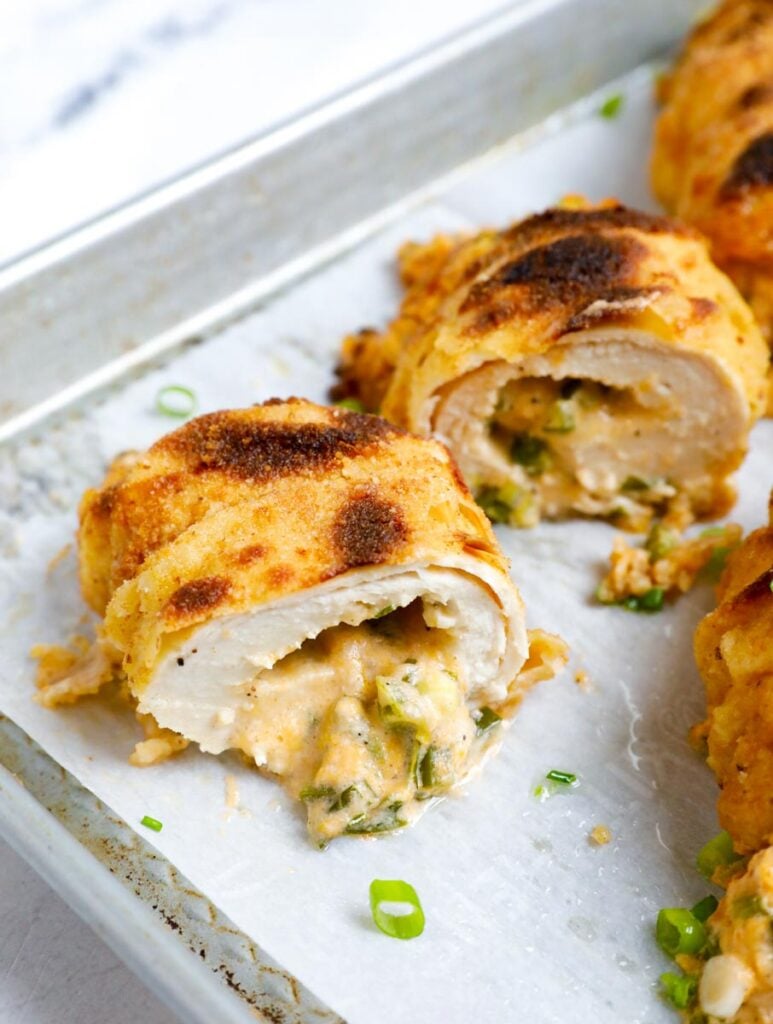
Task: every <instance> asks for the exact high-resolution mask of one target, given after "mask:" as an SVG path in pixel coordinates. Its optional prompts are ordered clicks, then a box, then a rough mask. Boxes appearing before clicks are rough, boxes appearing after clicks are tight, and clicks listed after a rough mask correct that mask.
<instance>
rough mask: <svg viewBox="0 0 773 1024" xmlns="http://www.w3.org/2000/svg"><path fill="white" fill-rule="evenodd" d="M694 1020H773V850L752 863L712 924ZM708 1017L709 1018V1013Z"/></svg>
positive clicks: (754, 1023)
mask: <svg viewBox="0 0 773 1024" xmlns="http://www.w3.org/2000/svg"><path fill="white" fill-rule="evenodd" d="M708 935H709V943H708V945H707V950H706V953H705V954H704V956H705V959H703V958H701V959H700V960H696V962H695V964H694V966H695V967H696V968H697V971H696V974H697V979H696V980H697V986H696V993H695V998H694V1002H693V1004H692V1006H691V1007H690V1010H691V1012H689V1013H688V1014H687V1019H688V1020H690V1021H695V1022H696V1024H697V1022H698V1021H705V1020H711V1021H715V1020H716V1021H729V1022H730V1021H731V1022H732V1024H770V1022H771V1021H773V849H771V848H768V849H766V850H763V851H762V852H761V853H758V854H757V855H756V856H755V857H753V858H752V859H751V861H750V862H749V865H748V867H747V869H746V871H745V872H744V873H743V874H742V875H739V876H738V877H737V878H735V879H734V880H733V881H732V882H731V883H730V885H729V886H728V889H727V893H726V895H725V896H724V898H723V899H722V900H721V902H720V904H719V907H718V908H717V910H716V912H715V913H714V914H713V916H712V917H711V918H710V919H709V922H708ZM704 1014H705V1015H708V1016H703V1015H704Z"/></svg>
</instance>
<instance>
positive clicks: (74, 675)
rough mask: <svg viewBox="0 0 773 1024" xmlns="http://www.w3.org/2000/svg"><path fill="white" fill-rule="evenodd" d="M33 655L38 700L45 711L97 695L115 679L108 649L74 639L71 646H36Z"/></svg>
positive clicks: (78, 638)
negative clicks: (35, 663)
mask: <svg viewBox="0 0 773 1024" xmlns="http://www.w3.org/2000/svg"><path fill="white" fill-rule="evenodd" d="M30 656H31V657H32V658H35V659H36V660H37V663H38V669H37V674H36V678H35V684H36V686H37V688H38V692H37V693H36V694H35V699H36V700H37V702H38V703H39V704H42V705H43V707H46V708H54V707H58V706H59V705H61V704H74V703H75V702H76V701H77V700H80V699H81V697H86V696H90V695H91V694H95V693H98V692H99V690H100V689H101V688H102V687H103V686H104V685H105V684H106V683H109V682H110V680H111V679H112V678H113V673H114V666H113V662H112V661H111V659H110V658H109V657H108V654H107V651H106V649H105V647H104V646H103V645H102V644H101V643H99V641H97V642H96V643H91V642H90V641H89V640H88V639H87V638H86V637H84V636H74V637H72V638H71V640H70V646H69V647H61V646H59V645H57V644H37V645H36V646H35V647H33V648H32V650H31V651H30Z"/></svg>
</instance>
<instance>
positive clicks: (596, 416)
mask: <svg viewBox="0 0 773 1024" xmlns="http://www.w3.org/2000/svg"><path fill="white" fill-rule="evenodd" d="M747 419H748V416H747V412H746V410H745V407H744V403H743V398H742V395H741V393H740V391H739V389H738V387H737V385H736V384H735V382H733V381H731V380H729V379H728V378H727V377H725V375H724V372H723V371H722V369H721V368H720V367H718V366H716V365H715V364H714V363H713V362H712V361H711V360H709V359H707V358H704V357H701V356H697V355H695V354H693V353H685V352H680V351H678V350H675V349H674V348H673V346H667V345H665V344H663V343H660V342H658V341H656V340H654V339H653V338H652V337H651V336H650V335H648V334H646V333H644V332H639V331H633V330H631V331H627V332H620V331H614V330H613V329H608V330H607V329H605V330H597V331H593V332H584V333H583V334H582V335H575V336H573V339H572V342H571V343H569V342H567V343H563V344H560V345H556V346H555V347H554V348H553V349H551V350H549V351H548V352H547V353H545V354H544V355H539V356H531V357H527V358H525V359H523V360H522V361H521V362H520V363H518V364H509V363H506V362H504V361H496V362H491V363H486V364H483V365H482V366H480V367H479V368H478V369H476V370H473V371H471V372H470V373H468V374H467V375H466V376H465V377H463V378H461V379H460V380H459V381H456V382H455V383H454V385H453V386H452V387H449V388H448V389H447V390H446V392H445V393H444V394H443V395H441V396H440V397H439V400H438V403H437V405H436V408H435V411H434V417H433V424H432V425H433V428H434V430H435V432H436V433H437V434H438V435H439V436H440V437H441V438H442V439H443V440H445V441H446V442H447V443H448V445H449V447H450V448H451V450H452V451H453V452H454V454H455V456H456V458H457V461H458V462H459V463H460V467H461V469H462V473H463V474H464V476H465V478H466V479H467V480H468V482H470V483H471V485H472V487H473V490H474V491H475V493H476V495H477V496H478V497H479V500H480V501H481V504H482V505H483V507H484V508H487V510H488V511H489V512H490V514H491V515H492V518H493V519H495V520H499V521H508V522H511V523H512V524H513V525H520V526H529V525H533V524H534V523H535V522H536V521H537V520H538V519H539V518H540V517H541V516H543V515H544V516H547V517H549V518H557V517H560V516H562V515H566V514H569V513H572V512H580V513H584V514H588V515H596V516H608V515H615V516H622V517H624V518H630V519H635V518H636V517H637V516H640V515H644V516H648V515H649V514H651V512H652V511H653V510H657V509H658V508H659V507H660V506H662V505H663V504H664V503H665V502H667V501H668V500H669V499H670V498H672V497H673V496H675V495H676V494H677V493H678V492H682V491H684V492H686V493H687V495H688V497H689V498H690V500H691V503H692V504H693V506H694V508H695V511H696V512H698V514H700V513H701V512H702V511H703V510H706V511H711V510H712V509H713V508H714V507H715V506H716V505H717V504H718V503H719V501H720V499H719V495H721V494H723V493H724V488H725V484H724V475H725V474H726V473H727V472H729V470H730V469H731V468H734V465H733V463H734V461H737V459H738V453H739V452H740V451H742V444H741V441H742V439H743V436H744V432H745V430H746V427H747ZM492 513H493V514H492Z"/></svg>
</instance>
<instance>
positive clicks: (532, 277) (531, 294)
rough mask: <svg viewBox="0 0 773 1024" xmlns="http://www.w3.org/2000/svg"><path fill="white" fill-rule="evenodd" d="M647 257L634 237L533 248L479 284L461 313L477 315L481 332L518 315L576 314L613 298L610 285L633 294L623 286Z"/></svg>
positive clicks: (573, 238) (586, 238) (569, 240)
mask: <svg viewBox="0 0 773 1024" xmlns="http://www.w3.org/2000/svg"><path fill="white" fill-rule="evenodd" d="M644 252H645V250H644V247H643V246H642V245H641V244H640V243H639V242H637V241H635V240H633V239H629V238H607V237H604V236H600V235H593V234H590V235H569V236H568V237H566V238H559V239H558V240H556V241H554V242H550V243H548V244H547V245H540V246H537V247H536V248H534V249H530V250H529V251H528V252H526V253H524V254H523V255H522V256H520V257H518V259H516V260H513V261H512V262H510V263H506V264H505V265H504V266H503V267H501V268H500V269H499V270H498V271H497V272H496V273H495V274H494V275H493V276H492V277H490V278H488V279H487V280H485V281H480V282H478V283H477V284H475V285H473V286H472V288H471V289H470V291H469V293H468V295H467V298H466V299H465V301H464V302H463V304H462V306H461V307H460V312H462V313H466V312H470V311H476V312H477V316H476V319H475V322H474V326H473V330H475V331H485V330H490V329H492V328H495V327H497V326H499V324H501V323H502V322H504V321H505V320H506V319H508V318H509V317H511V316H513V315H514V314H515V312H516V311H528V310H531V309H533V310H538V311H542V310H546V309H550V308H553V309H555V308H557V307H560V306H569V307H570V310H569V311H568V312H570V315H571V314H572V311H574V312H580V311H581V310H582V309H583V307H584V306H585V305H588V304H589V303H591V302H593V301H595V300H597V299H599V298H600V297H602V296H605V295H609V294H610V286H613V289H616V290H617V291H618V293H619V294H630V292H631V289H628V290H626V291H625V292H624V293H620V289H621V288H626V286H625V285H624V284H623V282H624V281H625V279H626V278H628V277H629V276H630V275H631V274H632V273H633V271H634V269H635V267H636V264H637V262H638V261H639V259H640V258H641V256H642V255H643V253H644ZM615 282H620V283H619V284H615ZM612 294H614V291H613V292H612Z"/></svg>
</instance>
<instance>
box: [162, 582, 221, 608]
mask: <svg viewBox="0 0 773 1024" xmlns="http://www.w3.org/2000/svg"><path fill="white" fill-rule="evenodd" d="M230 589H231V583H230V580H227V579H225V578H224V577H223V576H204V577H202V579H200V580H191V582H190V583H184V584H183V585H182V586H181V587H178V588H177V590H175V592H174V593H173V594H172V596H171V597H170V598H169V600H168V601H167V604H166V609H165V610H166V611H167V612H168V613H171V615H172V616H180V617H183V616H190V615H199V614H201V612H206V611H209V610H211V609H212V608H215V607H217V605H219V604H220V603H221V601H223V599H224V598H225V596H226V594H227V593H228V591H229V590H230Z"/></svg>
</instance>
